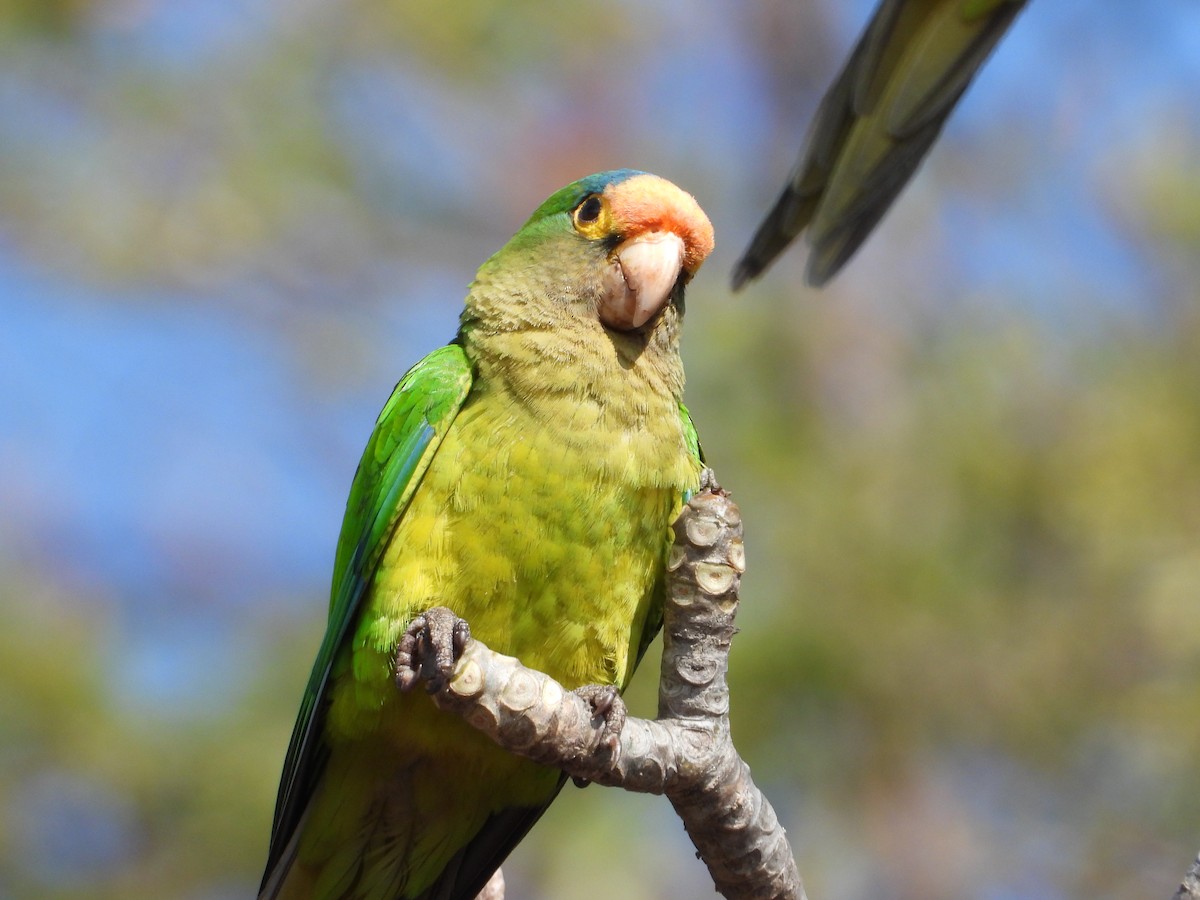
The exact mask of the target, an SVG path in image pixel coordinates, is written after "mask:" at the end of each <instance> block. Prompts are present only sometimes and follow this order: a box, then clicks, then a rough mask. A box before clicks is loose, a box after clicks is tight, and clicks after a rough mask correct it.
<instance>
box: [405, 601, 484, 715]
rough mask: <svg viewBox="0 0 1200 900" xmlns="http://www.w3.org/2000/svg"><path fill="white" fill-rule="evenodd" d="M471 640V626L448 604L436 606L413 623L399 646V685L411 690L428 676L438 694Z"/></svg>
mask: <svg viewBox="0 0 1200 900" xmlns="http://www.w3.org/2000/svg"><path fill="white" fill-rule="evenodd" d="M469 640H471V628H470V626H469V625H467V621H466V619H460V618H459V617H458V616H456V615H455V614H454V613H453V612H452V611H450V610H449V609H447V608H446V607H444V606H435V607H433V609H430V610H427V611H426V612H424V613H422V614H421V615H419V616H417V617H416V618H415V619H413V620H412V622H410V623H409V626H408V629H407V630H406V631H405V632H404V634H403V635H401V637H400V643H399V644H398V645H397V647H396V686H397V687H398V688H400V690H402V691H411V690H412V689H413V688H414V687H416V685H417V682H418V681H420V680H421V679H422V678H424V679H425V690H426V691H428V692H429V693H431V694H436V693H437V692H438V691H440V690H441V689H442V688H444V687H445V686H446V682H447V681H449V680H450V676H451V675H453V674H454V664H455V663H457V662H458V658H459V657H460V656H462V653H463V650H464V649H465V648H466V646H467V642H468V641H469Z"/></svg>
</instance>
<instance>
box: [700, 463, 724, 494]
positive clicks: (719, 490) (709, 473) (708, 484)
mask: <svg viewBox="0 0 1200 900" xmlns="http://www.w3.org/2000/svg"><path fill="white" fill-rule="evenodd" d="M705 491H712V492H713V493H714V494H721V495H724V494H725V493H726V491H725V489H724V488H723V487H721V485H720V484H718V483H717V473H716V472H714V471H713V470H712V469H710V468H709V467H708V466H705V467H704V468H703V469H701V470H700V490H699V491H697V493H700V494H703V493H704V492H705Z"/></svg>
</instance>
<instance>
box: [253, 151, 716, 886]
mask: <svg viewBox="0 0 1200 900" xmlns="http://www.w3.org/2000/svg"><path fill="white" fill-rule="evenodd" d="M711 248H712V229H711V226H710V225H709V223H708V220H707V218H706V217H705V216H704V213H703V212H702V211H701V210H700V208H699V206H697V205H696V203H695V201H694V200H693V199H692V198H691V197H690V196H689V195H687V194H685V193H684V192H682V191H680V190H679V189H678V188H676V187H675V186H674V185H671V184H670V183H669V182H666V181H663V180H662V179H659V178H657V177H655V176H652V175H647V174H644V173H637V172H630V171H619V172H610V173H603V174H600V175H595V176H591V177H590V178H586V179H583V180H581V181H579V182H576V183H575V184H573V185H570V186H568V187H567V188H564V189H563V190H561V191H559V192H558V193H556V194H555V195H553V196H552V197H551V198H550V199H549V200H548V201H546V203H544V204H543V205H542V206H541V207H539V209H538V210H537V211H536V212H535V213H534V215H533V217H532V218H531V219H530V220H529V222H528V223H526V225H525V226H524V227H523V228H522V229H521V230H520V231H519V232H518V233H517V235H516V236H514V238H513V239H512V240H511V241H510V242H509V243H508V244H507V245H506V246H505V247H504V248H503V249H502V250H501V251H500V252H499V253H497V254H496V255H495V256H493V257H492V258H491V259H490V260H488V261H487V262H486V263H485V264H484V266H483V267H482V268H481V269H480V271H479V273H478V275H477V277H476V280H475V282H474V284H473V285H472V287H471V290H470V293H469V295H468V297H467V302H466V308H465V310H464V312H463V316H462V327H461V329H460V332H459V337H458V338H457V340H456V342H455V344H454V345H452V346H450V347H447V348H443V349H442V350H439V351H437V352H435V353H434V354H431V355H430V356H429V357H427V358H426V359H425V360H424V361H422V362H421V363H420V364H418V365H417V366H416V367H414V368H413V369H412V370H411V371H410V372H409V374H408V375H406V376H405V378H404V380H403V381H402V382H401V383H400V385H398V386H397V389H396V391H395V393H393V396H392V398H391V400H389V402H388V405H387V406H386V407H385V409H384V411H383V413H381V415H380V418H379V421H378V422H377V424H376V429H375V432H374V434H373V435H372V438H371V441H370V442H369V444H368V446H367V450H366V452H365V453H364V456H363V460H362V462H361V464H360V466H359V471H358V474H357V475H356V476H355V481H354V486H353V487H352V489H351V495H350V500H349V502H348V504H347V515H346V521H345V523H344V525H343V530H342V535H341V538H340V540H339V545H338V553H337V570H336V572H335V575H334V587H333V597H332V601H331V608H330V622H329V629H328V633H327V635H326V638H325V641H324V642H323V644H322V648H321V653H320V656H319V657H318V660H317V663H316V665H315V666H314V670H313V675H312V677H311V679H310V682H309V689H308V692H307V693H306V696H305V701H304V704H303V705H302V708H301V715H300V720H299V721H298V722H297V726H296V732H295V735H294V736H293V741H292V746H291V748H290V749H289V754H288V759H287V762H286V764H285V771H284V777H283V781H282V783H281V787H280V799H279V803H278V806H277V810H276V822H275V828H274V831H273V835H272V842H271V853H270V859H269V862H268V866H267V872H266V874H265V876H264V883H263V893H262V896H264V897H274V896H279V897H339V898H380V900H385V898H386V900H392V898H401V897H404V898H415V897H433V896H438V897H451V898H457V897H462V898H467V900H469V898H472V897H474V895H475V893H476V892H477V891H478V889H479V888H480V887H481V886H482V884H483V883H484V882H485V881H486V880H487V878H488V877H489V875H490V874H491V872H492V871H493V870H494V869H495V868H496V867H497V866H498V865H499V864H500V862H501V861H502V860H503V858H504V856H505V855H506V854H507V853H508V852H509V851H510V850H511V849H512V847H513V846H514V845H515V844H516V842H517V841H518V840H519V839H520V838H521V836H522V835H523V834H524V833H525V831H526V830H528V828H529V827H530V826H531V825H532V823H533V822H534V821H535V820H536V819H537V817H538V816H539V815H540V814H541V811H542V810H543V809H544V808H545V805H546V804H547V803H549V801H550V800H551V799H553V797H554V794H555V793H556V792H557V790H558V787H559V786H560V784H561V778H560V776H559V773H557V772H556V771H553V770H548V769H544V768H541V767H539V766H536V765H534V764H532V763H530V762H528V761H525V760H522V759H519V758H517V757H512V756H509V755H508V754H506V753H504V752H503V751H500V750H499V749H498V748H496V747H495V746H494V745H492V744H491V743H490V742H489V741H487V740H486V739H484V738H482V737H480V736H479V735H478V734H477V733H475V732H474V731H473V730H472V729H470V728H469V727H467V726H466V725H464V724H462V723H461V722H459V721H458V720H456V719H453V718H452V717H449V716H446V715H444V714H442V713H440V712H438V711H437V710H436V708H435V707H434V706H433V705H432V703H431V702H430V701H429V699H428V698H427V697H425V696H423V695H421V694H419V693H417V694H404V695H401V694H399V693H398V692H397V691H396V689H395V687H394V684H393V673H392V654H393V652H394V648H395V644H396V642H397V640H398V638H399V636H400V634H401V633H402V632H403V630H404V629H405V628H406V627H407V625H408V622H409V620H410V619H411V618H412V617H413V616H414V615H415V614H416V613H418V612H421V611H423V610H424V609H426V608H428V607H431V606H435V605H446V606H449V607H450V608H451V609H453V610H454V611H455V612H456V613H458V614H459V615H461V616H462V617H464V618H465V619H467V620H468V622H470V624H471V628H472V631H473V633H474V634H475V636H477V637H479V638H480V639H482V640H483V641H485V642H486V643H488V644H489V645H491V646H492V647H493V648H495V649H497V650H500V651H502V652H505V653H509V654H513V655H516V656H518V657H519V658H521V660H522V661H523V662H525V663H526V664H527V665H531V666H534V667H536V668H539V669H542V670H544V671H546V672H549V673H550V674H552V675H553V676H554V677H556V678H558V679H559V680H561V681H562V682H563V683H564V684H565V685H566V686H568V687H576V686H579V685H582V684H587V683H596V682H600V683H611V684H617V685H619V686H621V687H624V686H625V684H626V683H627V682H628V679H629V676H630V675H631V674H632V671H633V668H634V666H635V665H636V663H637V660H638V658H639V656H640V654H641V652H642V650H643V649H644V647H645V644H646V643H647V642H648V640H649V638H650V637H651V636H652V634H653V632H654V631H656V630H657V628H658V624H659V621H660V616H661V603H662V589H663V573H664V563H665V558H666V553H667V550H668V548H669V542H670V533H669V526H670V523H671V521H672V520H673V518H674V516H675V515H676V514H677V512H678V510H679V507H680V504H681V501H682V498H683V496H684V495H685V494H686V493H687V492H689V491H691V490H694V489H695V487H696V485H697V483H698V479H699V471H700V461H699V455H698V449H697V447H696V443H695V432H694V430H693V429H692V427H691V423H690V421H688V419H687V414H686V411H685V410H684V409H683V407H682V404H681V400H682V390H683V370H682V366H681V363H680V359H679V353H678V345H679V326H680V320H681V316H682V310H683V291H684V286H685V285H686V283H687V281H688V280H690V278H691V276H692V275H693V274H694V273H695V271H696V269H697V268H698V267H699V265H700V263H701V262H703V260H704V257H705V256H707V255H708V253H709V252H710V250H711Z"/></svg>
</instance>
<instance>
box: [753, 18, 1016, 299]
mask: <svg viewBox="0 0 1200 900" xmlns="http://www.w3.org/2000/svg"><path fill="white" fill-rule="evenodd" d="M1025 3H1026V0H932V2H930V0H920V2H918V0H880V3H879V6H878V7H877V8H876V10H875V13H874V15H873V16H872V17H871V21H870V22H869V23H868V25H867V27H866V30H865V31H864V32H863V34H862V36H861V37H860V38H859V40H858V44H857V45H856V46H855V48H854V51H853V53H852V54H851V56H850V58H849V60H847V62H846V65H845V66H844V67H843V68H842V71H841V72H840V73H839V74H838V76H837V78H836V79H835V80H834V82H833V84H832V85H831V86H830V88H829V90H828V91H827V92H826V93H825V97H824V98H823V99H822V100H821V105H820V107H819V108H818V109H817V112H816V115H815V116H814V118H813V121H812V124H811V125H810V126H809V132H808V137H807V139H806V141H805V145H804V149H803V150H802V151H801V152H800V158H799V160H798V161H797V162H796V165H795V167H794V168H793V169H792V173H791V175H790V176H789V178H788V182H787V184H786V185H785V186H784V189H783V193H782V194H780V196H779V199H778V200H777V201H776V202H775V205H774V207H772V208H771V211H770V212H768V213H767V215H766V218H764V219H763V221H762V224H760V225H759V226H758V231H757V232H756V233H755V235H754V238H753V239H752V240H751V242H750V246H749V247H747V248H746V251H745V253H744V254H743V255H742V258H741V259H740V260H739V261H738V263H737V265H736V266H735V268H734V274H733V286H734V289H735V290H736V289H737V288H739V287H741V286H742V285H743V284H744V283H745V282H747V281H749V280H750V279H752V278H757V277H758V276H759V275H760V274H761V273H762V272H763V271H764V270H765V269H766V268H767V267H768V266H769V265H770V264H771V262H772V261H773V260H774V259H775V257H776V256H778V255H779V254H780V253H782V252H783V250H784V248H786V247H787V245H788V244H790V243H791V242H792V240H793V239H794V238H796V236H797V235H799V234H800V233H801V232H802V231H805V230H806V229H807V231H808V235H807V236H808V242H809V244H810V245H811V248H812V251H811V253H810V255H809V259H808V272H807V277H808V282H809V283H810V284H812V285H814V286H818V287H819V286H820V285H822V284H824V283H825V282H826V281H828V280H829V279H830V278H832V277H833V276H834V275H835V274H837V272H838V270H839V269H840V268H841V267H842V266H843V265H844V264H845V263H846V261H847V260H848V259H849V258H850V257H851V256H852V255H853V254H854V252H855V251H856V250H857V249H858V247H859V245H860V244H862V242H863V241H865V240H866V239H867V236H868V235H869V234H870V233H871V230H872V229H873V228H874V227H875V225H876V223H878V222H879V220H880V219H881V218H882V217H883V214H884V213H885V212H887V210H888V207H890V206H891V205H892V201H893V200H895V199H896V196H897V195H898V194H899V193H900V191H901V190H902V189H903V188H904V186H905V185H906V184H907V183H908V180H909V179H910V178H911V177H912V175H913V173H914V172H916V170H917V168H918V166H920V164H921V160H923V159H924V158H925V154H926V153H928V152H929V149H930V147H932V146H933V142H934V141H935V140H936V139H937V136H938V133H939V132H940V131H941V130H942V126H943V125H944V124H945V122H946V119H947V117H948V116H949V115H950V112H951V111H952V110H953V109H954V106H955V104H957V103H958V100H959V98H960V97H961V96H962V95H963V92H964V91H966V89H967V87H968V86H969V85H970V83H971V80H972V79H973V78H974V77H975V74H976V73H977V72H978V71H979V68H980V67H981V66H982V65H983V64H984V62H985V61H986V60H987V58H988V55H989V54H990V53H991V52H992V49H993V48H994V47H995V46H996V44H997V43H998V42H999V41H1000V38H1002V37H1003V36H1004V34H1005V32H1006V31H1007V30H1008V27H1009V26H1010V25H1011V24H1012V22H1013V20H1014V19H1015V18H1016V16H1017V13H1019V12H1020V11H1021V8H1022V7H1023V6H1024V5H1025Z"/></svg>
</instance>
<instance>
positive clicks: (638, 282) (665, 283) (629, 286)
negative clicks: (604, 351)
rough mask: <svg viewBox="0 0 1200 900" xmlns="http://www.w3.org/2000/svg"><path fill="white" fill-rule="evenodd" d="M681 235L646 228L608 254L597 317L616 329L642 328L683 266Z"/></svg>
mask: <svg viewBox="0 0 1200 900" xmlns="http://www.w3.org/2000/svg"><path fill="white" fill-rule="evenodd" d="M683 258H684V245H683V238H681V237H680V236H679V235H677V234H675V232H673V231H648V232H643V233H642V234H639V235H638V236H637V237H632V238H630V239H629V240H627V241H625V242H624V243H623V244H621V245H620V246H619V247H617V249H616V251H615V252H614V253H613V254H612V256H611V257H610V258H609V262H610V265H609V266H608V268H607V269H606V270H605V273H604V295H603V296H602V297H601V298H600V321H601V322H603V323H604V324H605V325H607V326H608V327H609V328H615V329H616V330H618V331H630V330H632V329H634V328H641V327H642V326H643V325H645V324H646V323H647V322H649V321H650V320H651V319H652V318H654V317H655V316H656V315H658V313H659V311H660V310H661V309H662V308H663V307H664V306H666V305H667V301H668V300H670V298H671V291H672V289H673V288H674V287H675V282H676V281H678V280H679V273H680V272H681V271H682V269H683Z"/></svg>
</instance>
